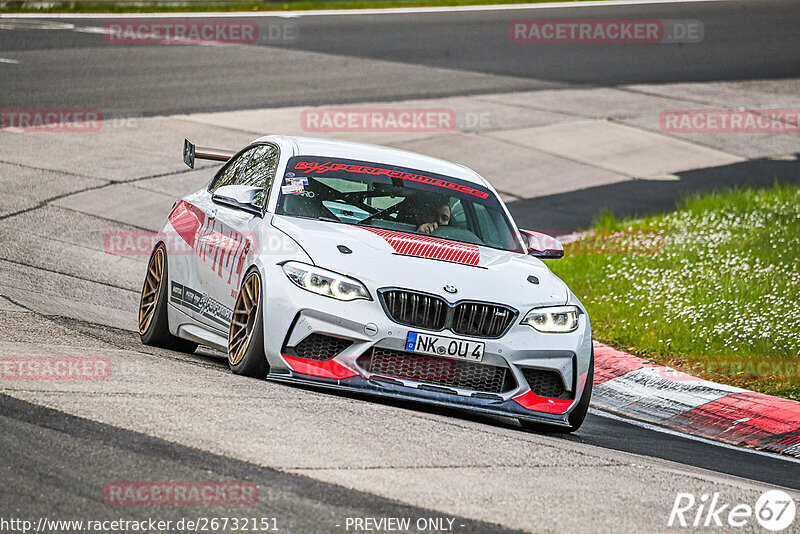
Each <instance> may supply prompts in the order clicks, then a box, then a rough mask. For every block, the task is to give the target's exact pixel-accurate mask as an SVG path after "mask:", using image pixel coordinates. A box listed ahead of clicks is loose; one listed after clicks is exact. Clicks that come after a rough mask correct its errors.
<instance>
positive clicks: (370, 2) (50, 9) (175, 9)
mask: <svg viewBox="0 0 800 534" xmlns="http://www.w3.org/2000/svg"><path fill="white" fill-rule="evenodd" d="M583 1H586V0H295V1H289V2H280V1H274V2H269V1H267V2H261V1H255V2H243V1H239V0H231V1H228V2H226V1H221V2H203V1H199V2H181V1H178V2H158V1H156V2H141V1H136V2H126V1H102V0H101V1H95V2H91V1H89V2H63V1H58V0H56V1H52V2H29V1H24V2H23V1H12V0H7V1H5V2H3V1H2V0H0V14H2V13H42V14H46V13H195V12H230V11H252V12H257V11H305V10H315V9H375V8H390V7H440V6H444V7H447V6H471V5H503V4H541V3H545V2H583ZM37 4H38V5H37Z"/></svg>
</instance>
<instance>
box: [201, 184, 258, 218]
mask: <svg viewBox="0 0 800 534" xmlns="http://www.w3.org/2000/svg"><path fill="white" fill-rule="evenodd" d="M263 190H264V189H263V188H261V187H253V186H249V185H223V186H222V187H219V188H217V190H216V191H214V194H213V195H212V196H211V200H212V201H213V202H216V203H217V204H225V205H226V206H231V207H233V208H236V209H240V210H243V211H247V212H249V213H252V214H253V215H258V216H259V217H261V215H262V212H261V206H259V205H258V204H256V203H255V202H254V199H255V197H256V195H257V194H258V193H260V192H262V191H263Z"/></svg>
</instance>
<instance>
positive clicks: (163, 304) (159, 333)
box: [139, 243, 197, 353]
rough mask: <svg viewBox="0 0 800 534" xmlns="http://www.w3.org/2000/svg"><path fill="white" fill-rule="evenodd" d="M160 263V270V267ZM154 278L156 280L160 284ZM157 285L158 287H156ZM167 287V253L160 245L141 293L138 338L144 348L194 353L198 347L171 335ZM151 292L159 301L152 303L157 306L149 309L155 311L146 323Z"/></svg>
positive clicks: (154, 250) (151, 259)
mask: <svg viewBox="0 0 800 534" xmlns="http://www.w3.org/2000/svg"><path fill="white" fill-rule="evenodd" d="M159 258H160V259H159ZM159 262H160V268H159V267H158V265H157V264H158V263H159ZM156 274H157V276H156ZM154 278H157V281H155V280H154ZM154 284H156V285H157V287H154ZM168 285H169V276H168V273H167V249H166V248H165V247H164V244H163V243H159V244H158V245H156V248H154V249H153V252H152V254H150V260H149V261H148V263H147V274H145V277H144V284H143V285H142V293H141V296H140V299H139V338H140V339H141V340H142V343H144V344H145V345H150V346H153V347H161V348H164V349H170V350H177V351H180V352H188V353H192V352H194V351H195V349H196V348H197V343H195V342H194V341H189V340H186V339H181V338H179V337H176V336H173V335H172V334H170V332H169V319H168V318H167V305H168V303H167V299H168V298H169V297H168V295H169V291H168V289H167V286H168ZM152 291H155V295H156V298H155V300H154V301H149V302H154V303H155V304H154V305H153V304H151V305H150V307H151V308H152V307H154V308H155V309H154V311H153V313H152V316H151V317H150V319H149V320H146V318H145V317H143V313H144V312H143V308H144V307H145V306H146V305H147V304H146V302H145V299H149V297H150V296H152Z"/></svg>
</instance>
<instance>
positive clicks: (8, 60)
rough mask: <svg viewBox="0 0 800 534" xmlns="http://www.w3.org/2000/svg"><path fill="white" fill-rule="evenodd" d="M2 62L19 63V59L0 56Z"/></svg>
mask: <svg viewBox="0 0 800 534" xmlns="http://www.w3.org/2000/svg"><path fill="white" fill-rule="evenodd" d="M0 63H11V64H12V65H19V61H17V60H16V59H6V58H4V57H0Z"/></svg>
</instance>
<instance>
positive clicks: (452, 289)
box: [442, 284, 458, 293]
mask: <svg viewBox="0 0 800 534" xmlns="http://www.w3.org/2000/svg"><path fill="white" fill-rule="evenodd" d="M442 289H444V290H445V291H447V292H448V293H458V289H456V286H453V285H449V284H448V285H446V286H444V287H443V288H442Z"/></svg>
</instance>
